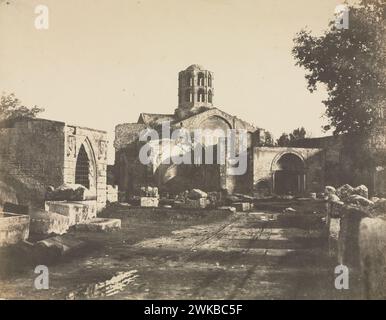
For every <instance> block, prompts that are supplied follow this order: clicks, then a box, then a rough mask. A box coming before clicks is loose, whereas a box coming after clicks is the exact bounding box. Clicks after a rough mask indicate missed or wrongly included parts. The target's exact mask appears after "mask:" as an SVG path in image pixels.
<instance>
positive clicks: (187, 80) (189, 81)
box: [186, 75, 193, 86]
mask: <svg viewBox="0 0 386 320" xmlns="http://www.w3.org/2000/svg"><path fill="white" fill-rule="evenodd" d="M186 84H187V85H188V86H192V85H193V77H192V75H189V76H188V77H187V78H186Z"/></svg>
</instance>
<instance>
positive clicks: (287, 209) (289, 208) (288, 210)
mask: <svg viewBox="0 0 386 320" xmlns="http://www.w3.org/2000/svg"><path fill="white" fill-rule="evenodd" d="M283 212H284V213H293V212H296V210H295V209H294V208H291V207H288V208H285V209H284V210H283Z"/></svg>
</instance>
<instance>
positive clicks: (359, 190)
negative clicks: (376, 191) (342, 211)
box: [353, 184, 369, 199]
mask: <svg viewBox="0 0 386 320" xmlns="http://www.w3.org/2000/svg"><path fill="white" fill-rule="evenodd" d="M353 194H357V195H360V196H362V197H364V198H366V199H368V198H369V189H368V188H367V187H366V186H365V185H363V184H361V185H360V186H358V187H356V188H354V190H353Z"/></svg>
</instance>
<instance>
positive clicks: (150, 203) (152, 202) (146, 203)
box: [139, 197, 159, 207]
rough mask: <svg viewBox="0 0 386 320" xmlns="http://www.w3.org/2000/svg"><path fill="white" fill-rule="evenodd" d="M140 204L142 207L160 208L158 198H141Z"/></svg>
mask: <svg viewBox="0 0 386 320" xmlns="http://www.w3.org/2000/svg"><path fill="white" fill-rule="evenodd" d="M139 204H140V206H141V207H158V204H159V199H158V198H156V197H140V199H139Z"/></svg>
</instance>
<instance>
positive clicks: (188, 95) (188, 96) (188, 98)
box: [185, 89, 193, 102]
mask: <svg viewBox="0 0 386 320" xmlns="http://www.w3.org/2000/svg"><path fill="white" fill-rule="evenodd" d="M185 101H186V102H193V93H192V92H191V91H190V89H188V90H186V91H185Z"/></svg>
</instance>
